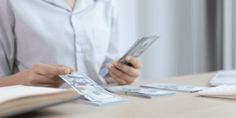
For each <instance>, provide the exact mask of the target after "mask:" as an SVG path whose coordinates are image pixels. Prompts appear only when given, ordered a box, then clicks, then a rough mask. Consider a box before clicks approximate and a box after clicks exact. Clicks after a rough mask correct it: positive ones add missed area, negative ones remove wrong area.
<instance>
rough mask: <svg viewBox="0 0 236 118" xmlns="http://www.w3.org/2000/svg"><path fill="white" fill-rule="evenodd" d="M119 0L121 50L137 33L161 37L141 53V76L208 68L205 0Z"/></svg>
mask: <svg viewBox="0 0 236 118" xmlns="http://www.w3.org/2000/svg"><path fill="white" fill-rule="evenodd" d="M118 1H119V6H120V8H121V13H120V14H121V15H122V17H121V19H122V22H121V32H122V33H121V37H122V38H124V39H125V42H124V50H126V49H128V47H129V46H130V45H131V44H132V42H133V41H134V40H133V39H135V38H137V37H139V38H140V37H142V36H146V35H154V34H159V35H160V37H161V38H160V40H159V41H157V42H156V43H155V44H154V45H153V46H152V47H151V48H149V49H148V51H147V52H145V54H144V55H142V58H141V59H142V62H143V65H144V67H143V69H142V78H143V79H159V78H164V77H169V76H177V75H185V74H193V73H199V72H206V71H208V70H209V67H208V66H209V64H210V63H211V62H210V61H211V60H209V58H208V57H209V56H211V55H210V54H211V53H210V52H209V51H207V50H208V42H207V37H208V36H207V34H206V32H207V27H206V26H207V24H206V23H207V22H206V12H205V11H206V6H205V3H206V2H205V1H206V0H118ZM210 66H211V65H210Z"/></svg>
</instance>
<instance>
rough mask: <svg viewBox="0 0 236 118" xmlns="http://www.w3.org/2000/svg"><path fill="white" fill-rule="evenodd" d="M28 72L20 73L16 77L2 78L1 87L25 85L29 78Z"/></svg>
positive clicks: (0, 80) (0, 78)
mask: <svg viewBox="0 0 236 118" xmlns="http://www.w3.org/2000/svg"><path fill="white" fill-rule="evenodd" d="M27 75H28V71H24V72H19V73H16V74H14V75H10V76H6V77H0V87H4V86H12V85H24V84H25V83H26V82H25V81H24V80H25V78H27Z"/></svg>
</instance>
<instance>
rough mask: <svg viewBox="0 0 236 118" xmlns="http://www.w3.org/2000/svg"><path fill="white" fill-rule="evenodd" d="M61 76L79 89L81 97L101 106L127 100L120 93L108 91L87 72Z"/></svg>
mask: <svg viewBox="0 0 236 118" xmlns="http://www.w3.org/2000/svg"><path fill="white" fill-rule="evenodd" d="M60 77H61V78H62V79H63V80H64V81H65V82H66V83H67V84H69V85H70V86H71V87H72V88H73V89H74V90H75V91H77V92H78V93H79V94H80V95H81V97H83V98H85V99H86V100H88V101H89V102H90V103H92V104H95V105H98V106H101V105H107V104H113V103H118V102H125V101H127V100H126V99H124V98H122V97H120V96H118V95H115V94H112V93H110V92H108V91H106V90H105V89H104V88H103V87H101V86H100V85H98V84H97V83H96V82H95V81H93V80H92V79H90V78H89V77H88V76H86V75H85V74H82V73H79V72H75V73H72V74H68V75H60Z"/></svg>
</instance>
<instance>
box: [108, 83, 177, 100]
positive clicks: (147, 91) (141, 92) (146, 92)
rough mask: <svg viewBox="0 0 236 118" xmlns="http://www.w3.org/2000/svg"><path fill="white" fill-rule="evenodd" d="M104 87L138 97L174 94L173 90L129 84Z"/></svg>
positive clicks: (114, 91)
mask: <svg viewBox="0 0 236 118" xmlns="http://www.w3.org/2000/svg"><path fill="white" fill-rule="evenodd" d="M105 89H107V90H108V91H110V92H113V93H117V94H125V95H131V96H138V97H144V98H153V97H160V96H168V95H175V92H170V91H164V90H157V89H152V88H141V87H135V86H130V85H124V86H110V87H106V88H105Z"/></svg>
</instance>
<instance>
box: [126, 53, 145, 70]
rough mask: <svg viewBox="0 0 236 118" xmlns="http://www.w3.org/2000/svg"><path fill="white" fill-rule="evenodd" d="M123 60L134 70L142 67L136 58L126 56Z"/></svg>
mask: <svg viewBox="0 0 236 118" xmlns="http://www.w3.org/2000/svg"><path fill="white" fill-rule="evenodd" d="M125 60H126V61H127V62H128V63H130V64H131V65H132V66H133V67H134V68H136V69H139V68H141V67H142V64H141V62H140V61H139V60H138V58H136V57H132V56H127V57H126V58H125Z"/></svg>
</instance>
